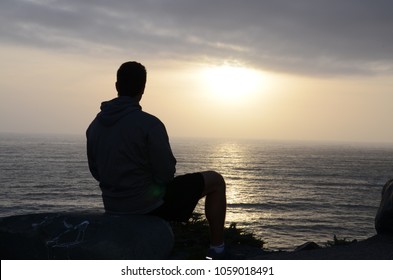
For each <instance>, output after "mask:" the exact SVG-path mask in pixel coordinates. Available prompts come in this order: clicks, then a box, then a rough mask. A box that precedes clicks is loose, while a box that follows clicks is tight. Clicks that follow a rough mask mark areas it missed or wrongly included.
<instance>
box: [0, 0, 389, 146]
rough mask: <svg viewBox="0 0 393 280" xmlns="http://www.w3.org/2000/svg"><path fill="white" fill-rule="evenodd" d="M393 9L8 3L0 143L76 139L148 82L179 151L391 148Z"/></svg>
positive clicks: (259, 0)
mask: <svg viewBox="0 0 393 280" xmlns="http://www.w3.org/2000/svg"><path fill="white" fill-rule="evenodd" d="M391 11H393V1H390V0H345V1H343V0H325V1H323V0H296V1H294V0H271V1H267V0H266V1H264V0H243V1H237V0H225V1H224V0H198V1H185V0H144V1H126V0H111V1H105V0H96V1H79V0H64V1H56V0H2V1H1V2H0V60H1V68H0V77H1V79H0V132H16V133H60V134H81V135H83V134H84V133H85V130H86V128H87V126H88V125H89V123H90V122H91V121H92V119H93V118H94V117H95V115H96V114H97V113H98V111H99V107H100V103H101V102H102V101H105V100H110V99H112V98H115V97H116V94H117V93H116V91H115V88H114V83H115V77H116V71H117V69H118V67H119V66H120V64H121V63H123V62H125V61H130V60H131V61H139V62H141V63H142V64H144V65H145V66H146V68H147V71H148V81H147V87H146V91H145V94H144V97H143V99H142V101H141V105H142V107H143V110H145V111H147V112H149V113H151V114H153V115H156V116H157V117H158V118H160V119H161V120H162V121H163V122H164V123H165V125H166V128H167V131H168V133H169V136H170V137H215V138H216V137H219V138H253V139H254V138H255V139H274V140H302V141H303V140H305V141H314V140H316V141H354V142H388V143H393V129H392V126H391V120H392V119H393V110H392V107H391V106H392V104H393V55H392V54H393V14H392V12H391Z"/></svg>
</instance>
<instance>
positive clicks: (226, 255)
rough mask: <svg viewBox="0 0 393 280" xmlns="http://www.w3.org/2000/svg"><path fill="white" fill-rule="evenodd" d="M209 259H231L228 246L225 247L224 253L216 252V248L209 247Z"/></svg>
mask: <svg viewBox="0 0 393 280" xmlns="http://www.w3.org/2000/svg"><path fill="white" fill-rule="evenodd" d="M206 259H207V260H230V259H231V256H230V253H229V251H228V250H227V248H225V249H224V252H222V253H216V251H214V249H211V248H210V249H208V250H207V253H206Z"/></svg>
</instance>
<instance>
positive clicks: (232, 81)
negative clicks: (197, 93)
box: [203, 65, 262, 101]
mask: <svg viewBox="0 0 393 280" xmlns="http://www.w3.org/2000/svg"><path fill="white" fill-rule="evenodd" d="M203 76H204V79H205V81H206V86H207V88H208V90H209V91H211V92H212V93H213V94H214V95H217V96H218V97H220V98H225V99H226V100H236V101H237V100H238V99H239V98H241V97H244V95H248V94H250V93H255V92H256V91H257V90H259V89H260V86H261V82H262V75H261V74H260V73H258V72H257V71H254V70H251V69H248V68H243V67H237V66H230V65H224V66H218V67H210V68H207V69H205V70H204V71H203Z"/></svg>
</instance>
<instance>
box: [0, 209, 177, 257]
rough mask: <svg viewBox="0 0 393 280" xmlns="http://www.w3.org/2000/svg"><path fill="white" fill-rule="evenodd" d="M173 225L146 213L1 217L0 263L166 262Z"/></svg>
mask: <svg viewBox="0 0 393 280" xmlns="http://www.w3.org/2000/svg"><path fill="white" fill-rule="evenodd" d="M173 244H174V236H173V232H172V229H171V227H170V226H169V224H168V223H167V222H165V221H164V220H162V219H160V218H158V217H154V216H146V215H127V216H125V215H124V216H123V215H121V216H120V215H119V216H114V215H108V214H104V213H86V212H85V213H42V214H31V215H20V216H12V217H5V218H1V219H0V254H1V259H2V260H4V259H25V260H29V259H77V260H81V259H90V260H96V259H106V260H107V259H115V260H119V259H142V260H147V259H166V258H168V257H169V255H170V253H171V251H172V248H173Z"/></svg>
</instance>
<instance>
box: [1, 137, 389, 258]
mask: <svg viewBox="0 0 393 280" xmlns="http://www.w3.org/2000/svg"><path fill="white" fill-rule="evenodd" d="M170 141H171V146H172V150H173V153H174V155H175V157H176V158H177V171H176V174H177V175H180V174H184V173H189V172H197V171H204V170H215V171H217V172H219V173H221V174H222V175H223V176H224V178H225V180H226V184H227V201H228V209H227V218H226V220H227V222H226V224H227V226H229V225H230V224H232V223H235V224H236V226H237V227H238V228H241V229H243V230H245V231H246V232H250V233H253V234H254V235H255V236H256V237H257V238H260V239H262V240H263V241H264V242H265V245H264V247H265V248H268V249H272V250H293V249H294V248H296V247H297V246H299V245H301V244H303V243H305V242H308V241H313V242H316V243H318V244H320V245H324V244H326V243H327V242H328V241H332V240H333V236H334V235H335V236H336V237H337V238H338V239H346V240H348V241H351V240H354V239H357V240H362V239H365V238H368V237H371V236H372V235H374V234H375V233H376V232H375V229H374V218H375V214H376V212H377V209H378V207H379V203H380V200H381V191H382V187H383V185H384V184H385V182H386V181H387V180H388V179H390V178H393V143H392V144H366V143H323V142H289V141H266V140H231V139H202V138H201V139H192V138H173V139H171V140H170ZM0 190H1V192H0V217H7V216H11V215H20V214H30V213H42V212H58V211H84V210H89V211H90V210H91V211H103V204H102V200H101V192H100V189H99V187H98V183H97V182H96V181H95V180H94V179H93V177H92V176H91V174H90V172H89V169H88V165H87V159H86V143H85V137H84V135H22V134H7V133H1V134H0ZM203 209H204V207H203V201H200V203H199V204H198V206H197V208H196V212H199V213H201V214H203Z"/></svg>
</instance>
